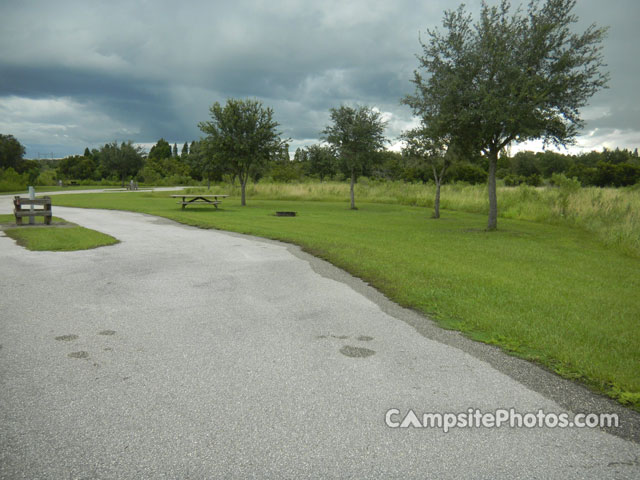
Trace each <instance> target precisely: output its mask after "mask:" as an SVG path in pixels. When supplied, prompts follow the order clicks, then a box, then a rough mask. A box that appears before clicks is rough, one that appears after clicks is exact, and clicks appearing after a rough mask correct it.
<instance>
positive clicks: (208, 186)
mask: <svg viewBox="0 0 640 480" xmlns="http://www.w3.org/2000/svg"><path fill="white" fill-rule="evenodd" d="M207 190H211V178H210V177H207Z"/></svg>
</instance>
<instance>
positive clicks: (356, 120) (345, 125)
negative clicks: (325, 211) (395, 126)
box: [322, 105, 386, 210]
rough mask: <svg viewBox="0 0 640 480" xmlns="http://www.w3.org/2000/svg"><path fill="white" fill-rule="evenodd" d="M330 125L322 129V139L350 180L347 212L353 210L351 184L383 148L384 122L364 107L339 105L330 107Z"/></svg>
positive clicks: (377, 114) (352, 186)
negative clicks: (349, 208) (348, 209)
mask: <svg viewBox="0 0 640 480" xmlns="http://www.w3.org/2000/svg"><path fill="white" fill-rule="evenodd" d="M330 112H331V120H332V122H333V123H332V124H331V125H329V126H328V127H326V128H325V129H324V130H323V132H322V133H323V135H324V139H325V140H326V141H327V142H328V143H329V144H331V145H332V146H333V147H334V148H335V149H336V151H337V152H338V155H339V158H340V161H341V164H342V167H343V170H344V171H345V172H346V173H347V174H348V175H349V176H350V177H351V190H350V196H351V209H352V210H356V204H355V198H354V185H355V183H356V180H357V179H358V176H360V175H361V174H362V173H363V171H364V169H365V168H366V167H367V166H369V165H370V164H371V163H372V162H373V161H375V158H376V154H377V152H379V151H380V150H382V149H383V148H384V144H385V143H386V139H385V138H384V129H385V122H384V121H383V120H382V119H381V117H380V112H378V111H376V110H373V109H372V108H371V107H368V106H361V107H357V108H353V107H349V106H346V105H342V106H341V107H340V108H332V109H331V110H330Z"/></svg>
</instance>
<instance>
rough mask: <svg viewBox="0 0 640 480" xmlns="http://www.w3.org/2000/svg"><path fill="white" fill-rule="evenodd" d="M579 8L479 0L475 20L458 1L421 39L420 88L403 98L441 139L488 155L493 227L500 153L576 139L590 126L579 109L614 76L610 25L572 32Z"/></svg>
mask: <svg viewBox="0 0 640 480" xmlns="http://www.w3.org/2000/svg"><path fill="white" fill-rule="evenodd" d="M575 4H576V1H575V0H546V1H545V2H544V3H541V2H540V1H537V0H532V1H531V2H530V3H529V6H528V8H527V11H526V13H524V12H522V11H521V10H519V9H518V10H516V11H515V12H512V11H511V8H510V4H509V2H508V1H506V0H504V1H502V2H501V3H500V4H499V5H498V6H491V7H490V6H488V5H487V4H486V3H484V2H483V4H482V9H481V13H480V18H479V20H478V21H477V22H475V23H472V18H471V15H469V14H468V13H467V12H466V11H465V8H464V5H462V6H460V7H459V8H458V9H457V10H455V11H447V12H445V15H444V20H443V28H444V32H440V31H439V30H433V31H432V30H429V31H428V41H427V42H426V43H422V42H421V44H422V48H423V55H422V56H419V57H418V59H419V62H420V68H419V70H417V71H416V72H415V73H414V78H413V82H414V84H415V86H416V91H415V94H414V95H411V96H407V97H405V98H404V99H403V102H404V103H406V104H407V105H409V106H411V107H412V109H413V111H414V113H415V114H416V115H417V116H418V117H420V118H421V119H422V121H423V123H424V124H426V125H430V128H432V129H433V130H436V131H438V132H439V135H449V136H450V137H451V139H453V140H454V141H455V142H456V143H457V144H459V145H460V146H464V147H465V150H466V151H467V152H469V153H476V154H477V153H481V154H482V155H484V156H485V157H486V158H487V160H488V164H489V175H488V186H489V189H488V190H489V222H488V229H489V230H495V229H496V228H497V216H498V206H497V196H496V167H497V163H498V157H499V156H500V154H501V152H502V151H503V150H504V149H505V148H507V147H508V146H509V145H511V144H512V143H518V142H523V141H527V140H532V139H543V140H544V141H545V144H547V143H553V144H555V145H567V144H571V143H572V142H573V141H574V140H575V136H576V134H577V133H578V132H579V131H580V129H581V128H582V127H583V125H584V122H583V121H582V119H581V118H580V114H579V110H580V109H581V108H582V107H584V106H585V105H586V102H587V100H588V99H589V98H590V97H591V96H592V95H593V94H594V93H595V92H597V91H598V90H599V89H601V88H603V87H605V86H606V83H607V81H608V74H607V73H606V72H603V71H602V67H603V66H604V63H603V57H602V51H601V50H602V47H601V42H602V40H603V38H604V36H605V33H606V29H605V28H598V27H596V26H595V25H591V26H590V27H589V28H587V29H586V30H585V31H584V32H582V33H574V32H573V31H572V28H571V27H572V25H573V24H575V23H576V22H577V17H576V16H575V15H574V14H572V10H573V8H574V7H575ZM422 72H424V74H426V75H424V74H423V73H422Z"/></svg>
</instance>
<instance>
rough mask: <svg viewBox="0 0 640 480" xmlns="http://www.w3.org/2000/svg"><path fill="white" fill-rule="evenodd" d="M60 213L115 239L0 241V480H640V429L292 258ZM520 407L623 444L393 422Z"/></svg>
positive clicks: (112, 215)
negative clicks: (31, 245)
mask: <svg viewBox="0 0 640 480" xmlns="http://www.w3.org/2000/svg"><path fill="white" fill-rule="evenodd" d="M9 211H10V207H9V201H8V199H0V213H8V212H9ZM212 214H215V212H212ZM54 215H56V216H59V217H63V218H65V219H67V220H69V221H72V222H76V223H78V224H80V225H83V226H86V227H88V228H93V229H95V230H99V231H102V232H105V233H108V234H110V235H113V236H115V237H116V238H118V239H119V240H120V241H121V243H119V244H117V245H114V246H110V247H103V248H98V249H94V250H88V251H80V252H60V253H54V252H30V251H27V250H25V249H23V248H21V247H19V246H17V245H16V244H15V243H14V242H13V240H11V239H9V238H7V237H5V236H3V235H2V234H1V233H0V291H1V295H0V344H1V346H0V478H7V479H9V478H10V479H14V478H15V479H22V478H24V479H45V478H52V479H66V478H69V479H71V478H74V479H75V478H101V479H102V478H105V479H107V478H114V479H115V478H118V479H120V478H125V479H129V478H131V479H138V478H193V479H199V478H203V479H204V478H357V479H363V478H445V479H447V478H451V479H454V478H455V479H458V478H477V479H482V478H487V479H490V478H541V479H542V478H563V479H565V478H566V479H573V478H576V479H577V478H598V479H600V478H640V445H639V444H638V442H637V441H634V440H633V438H635V437H634V436H636V434H637V430H634V428H635V426H637V425H638V423H637V422H638V416H637V415H636V414H634V413H633V412H628V411H627V410H625V409H622V408H620V407H617V406H616V405H614V404H613V403H612V402H609V401H607V400H606V399H602V398H600V397H597V396H594V395H591V394H589V393H588V392H586V391H585V390H584V389H581V387H577V386H574V385H573V384H571V383H570V382H565V381H563V380H560V379H557V378H556V377H555V376H553V375H550V374H547V373H545V372H543V371H542V370H540V369H539V368H537V367H535V366H533V365H531V364H529V363H527V362H522V361H520V360H517V359H513V358H510V357H507V356H505V355H503V354H502V353H500V352H498V351H497V350H495V349H492V348H491V347H487V346H481V345H480V344H476V343H474V342H470V341H468V340H466V339H464V338H463V337H462V336H460V335H458V334H456V333H453V332H445V331H443V330H440V329H438V328H437V327H435V326H433V324H431V322H430V321H429V320H428V319H425V318H424V317H421V316H419V315H417V314H415V313H413V312H410V311H406V310H404V309H400V308H399V307H397V306H395V305H393V304H392V303H391V302H388V301H387V300H386V299H384V297H383V296H381V295H379V294H377V293H376V292H375V291H373V290H372V289H370V288H369V287H368V286H366V285H365V284H363V283H362V282H360V281H359V280H357V279H353V278H351V277H349V276H348V275H346V274H344V272H340V271H338V270H337V269H335V268H333V267H331V266H329V265H327V264H325V263H324V262H321V261H319V260H316V259H313V258H311V257H309V256H307V255H305V254H303V253H301V252H299V250H298V249H297V248H295V247H291V246H287V245H283V244H279V243H276V242H269V241H263V240H260V239H255V238H251V237H246V236H240V235H235V234H228V233H224V232H219V231H212V230H199V229H196V228H191V227H186V226H182V225H179V224H176V223H173V222H170V221H168V220H164V219H159V218H156V217H152V216H147V215H141V214H134V213H127V212H117V211H97V210H84V209H70V208H62V207H55V206H54ZM27 228H28V227H27ZM28 297H31V298H33V300H28ZM511 407H513V408H515V409H516V410H517V412H519V413H521V414H526V413H530V412H532V413H535V412H537V411H538V410H539V409H543V410H544V411H545V412H550V413H551V412H553V413H561V412H569V411H570V410H572V411H584V412H589V411H616V412H620V414H621V422H622V428H621V429H620V430H619V431H616V432H615V433H616V434H615V435H614V434H611V433H608V432H606V431H602V430H600V429H587V428H584V429H578V428H567V429H559V428H533V429H527V428H509V427H504V426H503V427H501V428H493V429H492V428H454V429H452V430H451V431H449V432H448V433H444V432H443V431H442V430H439V429H434V428H390V427H388V426H386V425H385V413H386V412H387V411H388V410H389V409H391V408H397V409H398V410H399V411H400V412H401V414H400V415H397V416H395V417H394V419H402V417H403V415H404V413H406V412H407V411H408V410H410V409H412V410H413V411H415V412H416V413H417V414H418V415H420V416H421V415H422V413H427V412H440V413H445V412H453V413H464V412H467V411H468V409H469V408H478V409H480V410H482V411H483V412H492V411H494V410H496V409H498V408H511ZM581 409H582V410H581Z"/></svg>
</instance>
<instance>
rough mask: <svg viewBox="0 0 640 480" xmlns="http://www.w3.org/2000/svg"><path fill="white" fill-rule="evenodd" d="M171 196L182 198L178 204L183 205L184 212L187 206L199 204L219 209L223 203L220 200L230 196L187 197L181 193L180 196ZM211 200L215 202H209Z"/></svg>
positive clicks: (193, 195) (192, 195) (195, 195)
mask: <svg viewBox="0 0 640 480" xmlns="http://www.w3.org/2000/svg"><path fill="white" fill-rule="evenodd" d="M171 196H172V197H173V198H182V201H181V202H178V203H179V204H181V205H182V209H183V210H184V208H185V207H186V206H187V205H193V204H199V203H204V204H205V205H213V206H214V207H215V208H218V205H220V204H221V203H222V202H221V201H220V200H218V199H219V198H225V197H228V196H229V195H201V194H199V193H196V194H191V195H187V194H186V193H181V194H179V195H171ZM210 198H213V200H209V199H210ZM187 199H190V200H187Z"/></svg>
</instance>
